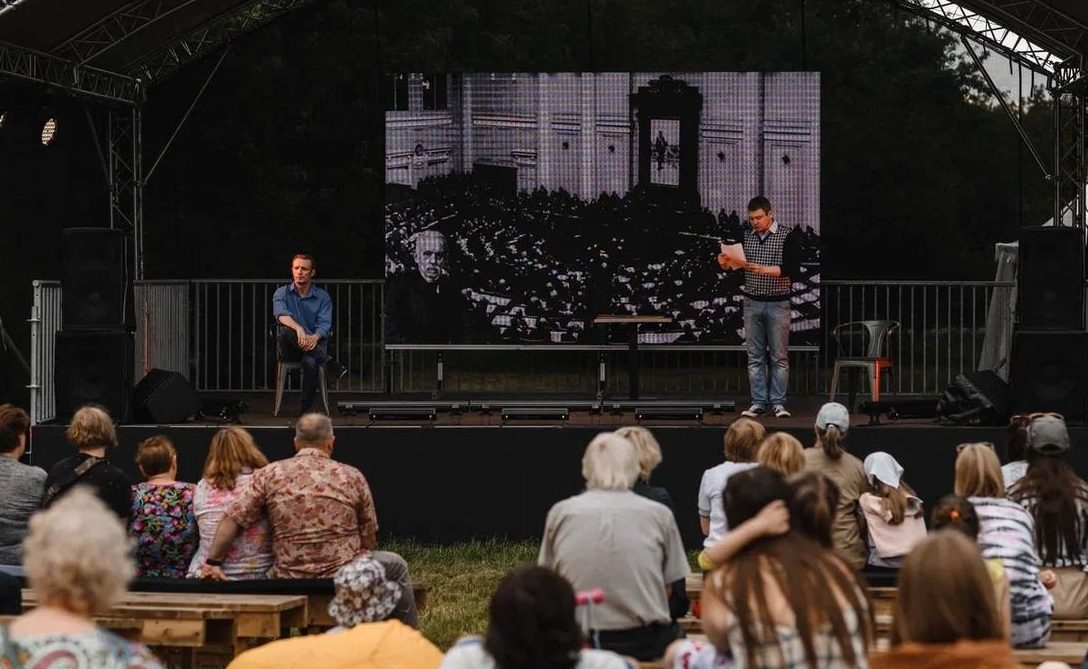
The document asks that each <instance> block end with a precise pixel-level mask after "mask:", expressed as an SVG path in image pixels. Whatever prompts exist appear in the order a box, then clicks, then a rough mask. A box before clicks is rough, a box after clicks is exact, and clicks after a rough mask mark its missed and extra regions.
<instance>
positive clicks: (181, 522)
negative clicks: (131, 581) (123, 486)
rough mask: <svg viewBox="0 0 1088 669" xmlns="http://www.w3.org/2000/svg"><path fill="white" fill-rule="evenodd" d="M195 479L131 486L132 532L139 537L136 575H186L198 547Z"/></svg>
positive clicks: (171, 576)
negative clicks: (194, 493) (194, 509)
mask: <svg viewBox="0 0 1088 669" xmlns="http://www.w3.org/2000/svg"><path fill="white" fill-rule="evenodd" d="M195 490H196V487H195V486H194V485H193V484H192V483H182V482H181V481H175V482H173V483H166V484H151V483H137V484H136V485H134V486H132V515H130V516H129V521H128V522H129V525H128V527H129V534H131V535H132V536H133V537H134V538H135V539H136V569H137V575H138V576H143V577H149V578H185V572H186V571H187V570H188V569H189V561H190V560H191V559H192V557H193V553H194V552H195V551H196V547H197V542H198V538H199V536H198V534H197V527H196V517H195V516H194V515H193V492H194V491H195Z"/></svg>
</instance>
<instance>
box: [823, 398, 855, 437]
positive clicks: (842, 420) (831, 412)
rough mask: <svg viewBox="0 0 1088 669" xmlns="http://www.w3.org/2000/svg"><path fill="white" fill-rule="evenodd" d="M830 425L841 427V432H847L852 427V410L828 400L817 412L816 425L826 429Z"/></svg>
mask: <svg viewBox="0 0 1088 669" xmlns="http://www.w3.org/2000/svg"><path fill="white" fill-rule="evenodd" d="M828 425H834V426H835V427H837V428H839V432H846V431H847V430H849V429H850V412H849V411H847V410H846V407H844V406H843V405H841V404H839V403H838V402H828V403H827V404H825V405H823V406H822V407H820V413H818V414H816V427H818V428H820V429H821V430H826V429H827V426H828Z"/></svg>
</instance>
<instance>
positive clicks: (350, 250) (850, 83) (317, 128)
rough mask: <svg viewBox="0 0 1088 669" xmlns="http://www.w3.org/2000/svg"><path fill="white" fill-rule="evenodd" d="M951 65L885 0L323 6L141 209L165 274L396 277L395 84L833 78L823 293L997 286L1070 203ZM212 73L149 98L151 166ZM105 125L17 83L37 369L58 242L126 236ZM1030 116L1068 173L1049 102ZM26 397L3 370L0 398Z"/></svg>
mask: <svg viewBox="0 0 1088 669" xmlns="http://www.w3.org/2000/svg"><path fill="white" fill-rule="evenodd" d="M379 36H380V39H379ZM955 45H956V39H955V38H954V37H953V36H952V35H951V34H949V33H947V32H945V31H942V30H939V29H937V28H936V27H932V26H930V25H927V23H926V22H925V21H923V20H920V19H918V18H916V17H915V16H914V15H912V14H908V13H905V12H900V11H899V10H897V9H896V8H895V7H894V6H893V5H892V4H891V3H887V4H885V3H880V2H873V1H872V0H755V1H750V2H721V1H720V0H689V1H686V2H683V1H651V0H624V1H623V2H618V1H614V0H582V1H580V2H574V1H571V0H557V1H553V2H536V1H534V0H501V1H500V0H454V1H451V2H444V3H434V2H431V1H428V0H401V1H400V2H397V3H388V4H381V5H380V6H378V5H375V4H374V3H373V2H367V1H348V0H316V1H315V2H314V3H312V4H311V5H308V6H306V7H304V8H302V9H300V10H297V11H295V12H292V13H290V14H288V15H287V16H286V17H285V18H284V19H282V20H280V21H278V22H275V23H272V24H269V25H267V26H265V27H263V28H261V29H259V30H257V31H255V32H253V33H249V34H247V35H245V36H243V37H242V38H241V39H240V40H239V41H237V42H236V43H234V44H233V45H232V47H231V52H230V53H229V54H228V55H227V57H226V59H225V60H224V62H223V65H222V67H221V69H220V71H219V73H218V74H217V75H216V77H215V78H214V79H213V80H212V82H211V85H210V86H209V87H208V89H207V91H206V92H205V95H204V97H203V99H202V100H201V101H200V103H199V104H198V105H197V107H196V109H195V111H194V112H193V114H192V116H191V117H190V118H189V120H188V122H187V123H186V125H185V127H184V128H183V129H182V131H181V132H180V134H179V135H178V137H177V140H176V142H175V144H174V146H173V147H172V149H171V151H170V152H169V153H168V154H167V155H166V158H165V159H164V160H163V161H162V164H161V165H159V167H158V169H157V171H156V173H155V174H154V176H153V178H152V179H151V181H150V183H149V184H148V188H147V190H146V191H145V197H146V202H147V211H146V221H145V235H146V276H147V278H149V279H154V278H182V279H184V278H199V277H236V278H268V277H276V276H284V277H285V278H286V276H287V271H286V268H287V266H288V262H289V257H290V255H291V253H292V252H293V251H294V250H296V249H300V248H305V249H309V250H311V251H313V252H314V253H315V254H316V255H317V258H318V271H319V273H320V275H321V276H325V277H352V278H380V277H381V276H382V261H383V256H384V249H383V247H382V227H383V225H382V209H381V203H382V181H383V178H384V166H383V164H382V162H383V155H384V154H383V147H382V132H383V129H382V123H381V118H382V111H383V110H382V109H381V102H380V99H381V98H380V95H379V86H380V81H381V80H382V77H381V73H383V72H406V71H419V72H435V71H439V72H458V71H541V72H548V71H579V70H584V71H592V70H601V71H604V70H619V71H700V70H707V71H710V70H792V71H795V70H817V71H819V72H821V79H822V93H821V96H822V100H823V112H822V124H823V127H822V129H821V135H822V151H823V157H822V159H823V165H822V175H823V177H822V178H823V184H822V197H821V202H822V207H823V211H822V212H821V221H822V223H821V232H822V236H823V238H824V240H825V242H826V245H827V251H826V253H824V255H823V258H822V261H823V277H824V278H825V279H842V278H849V279H866V278H913V279H945V280H956V279H987V278H992V276H993V271H994V268H993V246H992V245H993V243H994V242H996V241H1008V240H1011V239H1013V238H1014V237H1015V236H1016V230H1017V228H1018V227H1019V226H1020V225H1021V224H1038V223H1041V222H1043V221H1045V220H1046V219H1048V218H1049V217H1050V212H1051V211H1052V206H1053V204H1052V200H1051V191H1050V190H1049V189H1048V187H1047V186H1046V184H1045V182H1044V181H1043V179H1042V177H1041V174H1040V172H1039V170H1038V169H1037V168H1036V166H1035V165H1034V164H1033V163H1032V162H1031V159H1030V156H1029V154H1028V152H1027V151H1025V150H1024V149H1023V147H1022V146H1021V144H1020V141H1019V138H1018V136H1017V134H1016V132H1015V131H1014V129H1013V127H1012V126H1011V124H1010V123H1009V122H1008V120H1007V119H1006V118H1005V117H1004V113H1003V112H1002V111H1001V109H1000V107H999V106H998V105H997V103H996V100H995V99H994V98H993V97H992V96H990V95H989V92H988V91H987V89H986V88H985V85H984V82H983V80H982V78H981V77H980V75H978V74H977V73H976V72H974V70H973V65H970V64H965V63H964V62H963V61H962V59H961V58H960V57H959V55H958V52H957V51H956V50H955V49H954V46H955ZM216 58H218V53H212V54H210V55H209V56H208V57H206V58H204V59H202V60H201V61H198V62H196V63H194V64H192V65H190V66H189V67H187V68H185V69H183V70H181V71H179V72H178V73H177V74H175V75H174V76H173V77H172V78H170V79H168V80H167V81H165V82H163V83H160V84H158V85H157V86H155V87H154V88H152V89H151V91H150V94H149V102H148V104H147V106H146V108H145V113H144V128H145V158H144V164H145V169H149V168H150V165H151V163H152V162H154V158H155V157H156V156H157V155H158V152H159V150H160V149H161V147H162V146H163V145H164V144H165V142H166V139H167V138H168V137H169V136H170V134H171V133H172V132H173V130H174V127H175V124H176V122H177V121H178V119H180V118H181V116H182V114H183V113H184V111H185V109H186V107H187V106H188V104H189V103H190V102H191V100H192V97H193V96H194V95H195V93H196V91H197V90H198V89H199V87H200V85H201V84H202V83H203V81H204V78H205V76H206V75H207V73H208V72H209V71H210V70H211V68H212V66H213V65H214V62H215V59H216ZM1023 78H1024V86H1023V89H1024V90H1025V92H1026V91H1027V90H1028V89H1029V86H1030V83H1031V80H1030V73H1027V72H1025V73H1024V74H1023ZM1036 83H1037V84H1041V83H1042V81H1041V79H1040V80H1037V81H1036ZM1014 104H1015V101H1014ZM88 109H89V110H91V112H92V113H101V109H102V108H101V106H100V105H99V103H86V102H84V101H82V100H73V99H70V98H67V97H65V96H63V95H60V94H52V93H46V92H42V91H41V90H39V89H37V88H35V87H31V86H28V85H25V84H22V83H13V82H12V81H9V80H3V81H0V110H2V111H7V112H8V116H7V120H6V121H5V124H4V126H3V127H2V128H0V224H2V225H3V231H4V233H6V234H4V236H3V239H4V241H5V242H6V243H5V245H4V248H5V251H6V253H5V255H4V269H5V271H4V276H3V280H2V281H0V318H2V319H3V321H4V323H5V324H6V325H7V326H8V329H9V330H10V331H11V334H12V336H13V337H14V338H15V341H16V343H17V344H18V345H19V347H20V348H21V349H22V350H23V351H24V353H27V352H29V339H30V335H29V328H28V327H27V325H26V323H25V319H26V318H27V317H28V315H29V313H30V305H31V287H30V282H31V280H32V279H34V278H58V277H59V275H60V267H59V252H58V243H59V231H60V230H61V229H62V228H65V227H70V226H84V225H105V224H106V222H107V220H108V210H107V199H106V198H107V195H106V191H105V180H104V178H103V173H102V169H101V167H100V165H99V161H98V156H97V153H96V152H95V150H94V145H93V141H92V140H91V138H90V133H89V130H88V127H89V126H88V123H87V119H86V113H87V112H86V110H88ZM1020 111H1021V112H1022V114H1023V116H1024V124H1025V126H1026V128H1027V131H1028V133H1029V135H1030V136H1031V137H1033V138H1034V141H1035V142H1036V146H1037V147H1039V148H1040V150H1041V151H1042V153H1043V159H1044V161H1047V162H1048V163H1049V162H1050V161H1051V156H1050V153H1049V152H1050V151H1052V141H1051V140H1050V137H1051V134H1050V133H1051V127H1052V117H1051V111H1050V108H1049V104H1048V102H1047V100H1046V96H1045V95H1044V94H1041V93H1036V94H1033V95H1032V96H1031V98H1030V99H1029V100H1026V101H1025V103H1024V104H1023V106H1022V109H1021V110H1020ZM50 116H53V117H55V118H57V120H58V133H57V137H56V139H55V141H54V143H53V144H52V145H50V146H49V147H42V146H41V145H40V142H38V133H39V132H40V128H41V124H42V123H43V122H44V120H45V119H46V118H48V117H50ZM904 249H916V250H917V252H904ZM26 383H27V379H26V377H25V376H24V375H23V373H22V372H21V371H20V370H19V369H18V368H17V367H16V366H15V365H14V364H12V361H11V360H10V355H5V354H2V353H0V401H14V402H18V403H20V404H23V405H25V404H26V402H27V393H26V390H25V385H26Z"/></svg>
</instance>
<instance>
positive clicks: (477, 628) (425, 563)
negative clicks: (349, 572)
mask: <svg viewBox="0 0 1088 669" xmlns="http://www.w3.org/2000/svg"><path fill="white" fill-rule="evenodd" d="M381 549H382V550H389V551H394V552H397V553H400V555H401V556H403V557H404V559H405V560H407V561H408V568H409V570H410V571H411V574H412V579H413V580H416V581H422V582H424V583H427V584H428V585H430V587H431V589H430V592H429V593H428V594H427V608H425V609H424V610H423V611H422V612H421V613H420V616H419V628H420V631H422V632H423V635H424V636H426V637H427V638H428V639H430V640H431V642H433V643H434V644H435V645H436V646H438V647H439V648H441V649H442V650H443V651H445V650H446V649H448V648H449V647H450V646H451V645H452V644H453V642H454V641H456V640H457V639H458V638H460V637H462V636H464V635H466V634H483V633H484V631H486V629H487V605H488V602H490V601H491V594H492V593H493V592H495V588H496V587H497V586H498V584H499V581H500V580H501V579H502V577H503V576H504V575H505V574H506V572H508V571H510V569H512V568H513V567H516V566H517V565H519V564H522V563H524V562H536V557H537V552H538V551H539V549H540V546H539V544H538V543H536V542H535V541H534V542H516V541H505V540H501V539H488V540H481V541H472V542H468V543H460V544H452V545H449V546H435V545H428V544H419V543H414V542H410V541H389V542H383V543H382V545H381ZM696 552H697V551H691V552H689V554H688V561H689V562H690V563H691V564H692V566H693V569H695V570H697V569H698V567H696V566H695V562H694V560H695V554H696Z"/></svg>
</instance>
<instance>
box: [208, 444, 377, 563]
mask: <svg viewBox="0 0 1088 669" xmlns="http://www.w3.org/2000/svg"><path fill="white" fill-rule="evenodd" d="M226 515H228V516H230V517H231V518H232V519H234V521H235V522H237V523H238V524H239V525H241V526H242V527H249V526H251V525H253V524H254V523H256V522H258V521H259V520H260V519H261V518H262V517H264V516H267V518H268V520H269V521H270V522H271V523H272V552H273V554H274V556H275V557H274V562H273V565H272V569H271V570H269V572H268V577H269V578H331V577H332V576H333V575H334V574H335V573H336V570H337V569H339V568H340V567H342V566H344V565H345V564H347V563H348V562H350V561H351V560H352V559H354V558H355V557H357V556H359V555H360V554H362V553H365V552H366V551H368V550H370V549H371V548H373V546H374V541H375V539H376V538H377V534H378V517H377V514H376V513H375V511H374V499H373V498H372V497H371V495H370V486H369V485H368V484H367V482H366V478H365V477H364V476H363V474H362V472H360V471H359V470H358V469H356V468H354V467H352V466H350V465H345V464H343V463H340V462H337V461H335V460H333V459H332V458H331V457H329V455H328V454H327V453H325V452H324V451H322V450H320V449H317V448H302V449H299V451H298V453H296V454H295V457H293V458H288V459H287V460H278V461H276V462H273V463H271V464H269V465H267V466H265V467H262V468H261V469H260V470H258V471H257V472H255V473H254V474H253V478H252V479H251V481H250V484H249V486H247V487H246V488H245V490H243V491H242V494H241V495H239V496H238V498H237V499H236V500H234V502H232V503H231V505H230V506H229V507H228V508H227V511H226Z"/></svg>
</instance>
